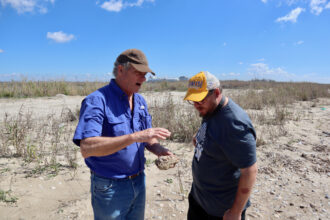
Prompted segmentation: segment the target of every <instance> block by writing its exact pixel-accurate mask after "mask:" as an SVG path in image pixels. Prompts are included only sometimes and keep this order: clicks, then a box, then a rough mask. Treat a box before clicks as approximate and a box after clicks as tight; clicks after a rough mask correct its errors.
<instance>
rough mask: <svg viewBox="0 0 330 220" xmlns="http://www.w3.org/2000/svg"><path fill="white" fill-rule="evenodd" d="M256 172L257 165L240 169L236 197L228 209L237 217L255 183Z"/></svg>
mask: <svg viewBox="0 0 330 220" xmlns="http://www.w3.org/2000/svg"><path fill="white" fill-rule="evenodd" d="M257 171H258V168H257V163H255V164H253V165H252V166H250V167H248V168H244V169H241V177H240V179H239V184H238V189H237V192H236V197H235V200H234V203H233V205H232V207H231V209H230V211H231V212H232V213H236V214H239V215H240V214H241V213H242V211H243V209H244V206H245V204H246V202H247V201H248V199H249V196H250V194H251V191H252V188H253V185H254V183H255V181H256V176H257Z"/></svg>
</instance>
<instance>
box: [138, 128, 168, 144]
mask: <svg viewBox="0 0 330 220" xmlns="http://www.w3.org/2000/svg"><path fill="white" fill-rule="evenodd" d="M133 136H134V139H135V142H150V141H151V140H152V139H154V138H156V139H161V140H165V139H166V138H168V137H170V136H171V132H170V131H169V130H167V129H165V128H148V129H146V130H143V131H138V132H135V133H134V134H133Z"/></svg>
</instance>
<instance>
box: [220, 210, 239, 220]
mask: <svg viewBox="0 0 330 220" xmlns="http://www.w3.org/2000/svg"><path fill="white" fill-rule="evenodd" d="M241 215H242V214H241V213H233V212H232V211H231V210H230V209H228V210H227V211H226V212H225V214H224V216H223V220H241Z"/></svg>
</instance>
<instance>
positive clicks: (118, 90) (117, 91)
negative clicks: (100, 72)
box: [109, 79, 127, 98]
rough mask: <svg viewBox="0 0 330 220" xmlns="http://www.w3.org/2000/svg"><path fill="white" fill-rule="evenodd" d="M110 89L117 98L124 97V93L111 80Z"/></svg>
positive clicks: (113, 80)
mask: <svg viewBox="0 0 330 220" xmlns="http://www.w3.org/2000/svg"><path fill="white" fill-rule="evenodd" d="M109 86H110V89H111V90H112V91H113V92H114V93H115V94H116V96H117V97H126V98H127V95H126V93H125V92H124V91H123V90H122V89H121V88H120V87H119V86H118V84H117V82H116V80H115V79H111V81H110V83H109Z"/></svg>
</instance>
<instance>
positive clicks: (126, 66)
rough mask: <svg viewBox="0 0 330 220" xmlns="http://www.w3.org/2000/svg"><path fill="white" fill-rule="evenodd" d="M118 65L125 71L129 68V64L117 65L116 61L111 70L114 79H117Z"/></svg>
mask: <svg viewBox="0 0 330 220" xmlns="http://www.w3.org/2000/svg"><path fill="white" fill-rule="evenodd" d="M119 65H121V66H123V67H124V70H127V69H128V68H129V67H130V66H131V64H130V62H126V63H119V62H118V61H116V62H115V63H114V67H113V70H112V74H113V75H114V76H115V77H117V74H118V66H119Z"/></svg>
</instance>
